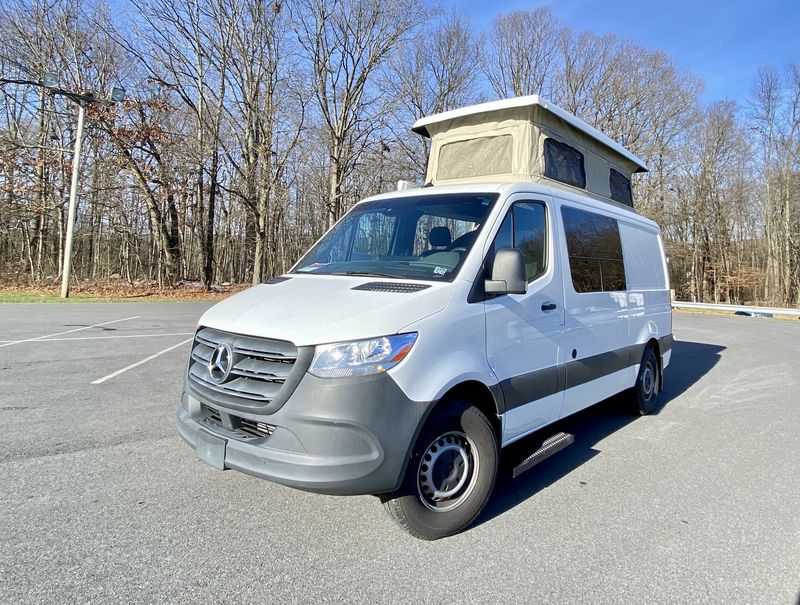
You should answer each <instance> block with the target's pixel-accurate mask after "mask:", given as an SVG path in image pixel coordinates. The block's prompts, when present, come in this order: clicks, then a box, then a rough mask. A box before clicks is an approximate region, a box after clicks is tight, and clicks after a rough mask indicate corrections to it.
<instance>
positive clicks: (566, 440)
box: [514, 433, 575, 479]
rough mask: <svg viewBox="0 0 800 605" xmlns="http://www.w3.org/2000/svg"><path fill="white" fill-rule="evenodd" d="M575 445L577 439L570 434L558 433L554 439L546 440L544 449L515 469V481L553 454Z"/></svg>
mask: <svg viewBox="0 0 800 605" xmlns="http://www.w3.org/2000/svg"><path fill="white" fill-rule="evenodd" d="M573 443H575V437H574V436H572V435H570V434H569V433H557V434H555V435H553V436H552V437H549V438H548V439H545V440H544V443H542V447H540V448H539V449H538V450H536V451H535V452H533V453H532V454H531V455H530V456H528V457H527V458H525V460H523V461H522V462H520V463H519V464H518V465H517V466H515V467H514V479H516V478H517V477H519V476H520V475H521V474H522V473H524V472H525V471H528V470H530V469H532V468H533V467H534V466H536V465H537V464H539V463H540V462H541V461H542V460H545V459H546V458H549V457H550V456H552V455H553V454H555V453H558V452H560V451H561V450H563V449H564V448H565V447H567V446H568V445H572V444H573Z"/></svg>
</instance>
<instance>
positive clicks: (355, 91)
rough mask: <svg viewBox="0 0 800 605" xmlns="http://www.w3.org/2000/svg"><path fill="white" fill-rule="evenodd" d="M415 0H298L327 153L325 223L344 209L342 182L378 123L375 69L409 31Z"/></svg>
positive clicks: (416, 11) (417, 18)
mask: <svg viewBox="0 0 800 605" xmlns="http://www.w3.org/2000/svg"><path fill="white" fill-rule="evenodd" d="M422 18H423V11H422V7H421V4H420V2H418V0H396V1H394V2H391V3H377V2H372V1H371V0H300V1H298V3H297V11H296V16H295V23H296V27H297V30H298V36H299V41H300V44H301V46H302V47H303V49H304V50H305V54H306V57H307V60H308V61H309V65H310V68H311V72H312V77H313V78H314V81H315V95H316V98H317V102H318V106H319V111H320V114H321V117H322V121H323V124H324V127H325V130H326V134H327V138H328V151H329V154H330V168H329V187H328V224H329V225H332V224H333V223H334V222H336V221H337V220H338V219H339V217H340V216H341V215H342V213H343V211H344V210H345V204H344V200H343V196H342V185H343V183H344V179H345V177H346V176H347V174H348V173H349V172H350V171H352V169H353V166H354V163H355V161H356V159H357V156H358V154H359V150H360V148H363V144H364V142H365V140H366V139H367V137H368V136H369V135H370V134H371V133H372V132H373V131H374V130H375V129H376V128H377V127H378V118H379V110H380V103H379V101H380V100H381V98H380V94H379V92H378V91H376V90H374V89H373V88H372V87H371V83H372V76H373V75H374V73H375V71H376V69H377V68H378V67H379V66H380V65H381V64H382V63H383V62H384V61H385V60H386V59H387V57H388V56H389V54H390V53H391V52H392V51H393V50H394V49H395V48H396V47H397V45H398V43H400V42H401V41H402V40H403V39H404V38H407V37H409V36H411V35H412V34H413V29H414V28H415V27H416V26H417V25H418V24H419V23H420V22H421V20H422Z"/></svg>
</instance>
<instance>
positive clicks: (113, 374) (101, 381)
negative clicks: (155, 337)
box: [92, 338, 192, 384]
mask: <svg viewBox="0 0 800 605" xmlns="http://www.w3.org/2000/svg"><path fill="white" fill-rule="evenodd" d="M191 341H192V338H187V339H186V340H183V341H181V342H179V343H178V344H176V345H172V346H171V347H167V348H166V349H164V350H163V351H159V352H158V353H154V354H153V355H150V357H145V358H144V359H142V360H140V361H137V362H136V363H132V364H131V365H129V366H126V367H124V368H122V369H121V370H117V371H116V372H112V373H111V374H109V375H108V376H103V377H102V378H98V379H97V380H94V381H92V384H103V383H104V382H105V381H106V380H111V379H112V378H114V377H116V376H119V375H120V374H122V373H124V372H127V371H128V370H132V369H133V368H138V367H139V366H140V365H142V364H145V363H147V362H148V361H151V360H153V359H155V358H156V357H159V356H161V355H163V354H164V353H169V352H170V351H172V350H173V349H177V348H178V347H179V346H181V345H185V344H186V343H188V342H191Z"/></svg>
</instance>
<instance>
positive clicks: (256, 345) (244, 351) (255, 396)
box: [189, 328, 297, 407]
mask: <svg viewBox="0 0 800 605" xmlns="http://www.w3.org/2000/svg"><path fill="white" fill-rule="evenodd" d="M221 344H225V345H227V346H228V347H229V348H230V350H231V353H232V363H233V366H232V368H231V371H230V374H229V376H228V377H227V379H226V380H225V381H224V382H222V383H221V384H220V383H217V382H216V381H215V380H214V379H213V378H212V375H211V372H210V370H209V367H208V365H209V362H210V360H211V356H212V354H213V353H214V350H215V349H216V348H217V347H218V346H219V345H221ZM295 361H297V347H295V346H294V345H293V344H292V343H290V342H286V341H283V340H271V339H267V338H255V337H252V336H242V335H240V334H231V333H229V332H222V331H221V330H214V329H211V328H201V329H200V330H198V332H197V334H196V335H195V339H194V344H193V345H192V357H191V361H190V362H189V381H190V383H191V385H192V387H193V388H194V389H195V390H197V391H198V393H199V394H201V395H203V396H204V398H205V399H207V400H208V401H210V402H212V403H220V404H223V405H225V404H228V405H230V404H233V405H234V406H235V405H239V406H241V405H244V406H248V407H263V406H266V405H269V404H270V403H271V402H272V401H273V400H275V399H276V398H278V397H279V396H280V394H281V390H282V389H283V387H284V384H285V383H286V379H287V378H288V377H289V374H290V373H291V372H292V369H293V368H294V364H295Z"/></svg>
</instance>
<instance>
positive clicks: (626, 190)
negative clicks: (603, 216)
mask: <svg viewBox="0 0 800 605" xmlns="http://www.w3.org/2000/svg"><path fill="white" fill-rule="evenodd" d="M608 185H609V187H610V188H611V199H612V200H614V201H617V202H620V203H622V204H626V205H628V206H630V207H631V208H633V194H632V193H631V180H630V179H629V178H628V177H626V176H625V175H624V174H622V173H621V172H619V171H618V170H614V169H613V168H612V169H611V172H610V174H609V175H608Z"/></svg>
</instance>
